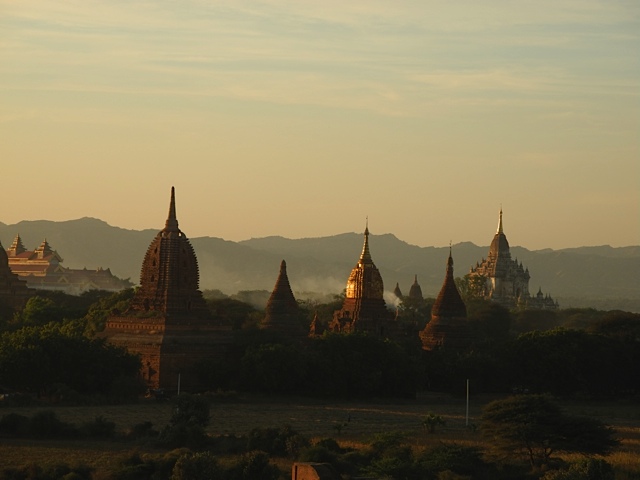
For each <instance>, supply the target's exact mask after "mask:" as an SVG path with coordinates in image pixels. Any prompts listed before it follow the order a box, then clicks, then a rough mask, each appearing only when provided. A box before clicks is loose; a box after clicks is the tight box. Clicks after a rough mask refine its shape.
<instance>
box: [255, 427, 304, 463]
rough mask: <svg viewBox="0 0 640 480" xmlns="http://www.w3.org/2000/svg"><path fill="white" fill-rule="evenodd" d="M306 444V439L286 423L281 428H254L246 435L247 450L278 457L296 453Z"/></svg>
mask: <svg viewBox="0 0 640 480" xmlns="http://www.w3.org/2000/svg"><path fill="white" fill-rule="evenodd" d="M308 445H309V442H308V440H307V439H306V438H304V437H302V436H301V435H299V434H298V432H296V431H295V430H293V429H292V428H291V427H290V426H288V425H286V426H284V427H282V428H254V429H253V430H251V431H250V432H249V435H248V436H247V450H260V451H263V452H267V453H269V454H270V455H275V456H279V457H284V456H288V455H296V454H297V453H298V452H299V450H300V449H301V448H305V447H306V446H308Z"/></svg>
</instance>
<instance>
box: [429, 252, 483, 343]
mask: <svg viewBox="0 0 640 480" xmlns="http://www.w3.org/2000/svg"><path fill="white" fill-rule="evenodd" d="M470 335H471V332H470V329H469V326H468V324H467V307H466V306H465V304H464V301H463V300H462V297H461V296H460V292H459V291H458V287H456V283H455V281H454V278H453V257H452V256H451V249H449V258H448V259H447V271H446V275H445V278H444V283H443V284H442V288H441V289H440V293H438V297H437V298H436V301H435V303H434V304H433V307H432V309H431V321H430V322H429V323H427V325H426V327H425V328H424V330H422V331H421V332H420V340H421V341H422V348H423V349H424V350H433V349H435V348H439V347H445V346H446V347H453V348H465V347H466V346H468V345H469V344H470Z"/></svg>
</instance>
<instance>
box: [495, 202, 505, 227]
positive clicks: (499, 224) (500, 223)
mask: <svg viewBox="0 0 640 480" xmlns="http://www.w3.org/2000/svg"><path fill="white" fill-rule="evenodd" d="M496 233H504V231H503V230H502V205H500V220H498V231H497V232H496Z"/></svg>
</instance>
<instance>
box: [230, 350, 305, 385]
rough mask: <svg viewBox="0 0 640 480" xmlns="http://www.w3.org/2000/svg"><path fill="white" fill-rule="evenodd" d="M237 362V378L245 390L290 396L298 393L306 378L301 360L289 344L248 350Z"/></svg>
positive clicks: (298, 352) (300, 354)
mask: <svg viewBox="0 0 640 480" xmlns="http://www.w3.org/2000/svg"><path fill="white" fill-rule="evenodd" d="M241 362H242V363H241V372H242V373H241V378H242V381H243V387H244V388H245V389H246V390H258V391H262V392H269V393H275V392H277V393H291V392H296V391H299V389H300V385H302V384H304V381H305V378H306V373H307V369H306V365H305V363H306V362H305V359H304V357H303V355H302V353H301V352H300V351H299V350H298V349H297V348H296V347H294V346H293V345H283V344H263V345H259V346H256V347H251V348H249V349H248V350H247V351H246V352H245V355H244V356H243V357H242V361H241Z"/></svg>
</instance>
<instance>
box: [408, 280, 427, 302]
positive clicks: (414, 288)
mask: <svg viewBox="0 0 640 480" xmlns="http://www.w3.org/2000/svg"><path fill="white" fill-rule="evenodd" d="M409 298H410V299H412V300H424V297H423V296H422V288H420V284H419V283H418V275H416V276H415V279H414V280H413V284H412V285H411V288H410V289H409Z"/></svg>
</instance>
